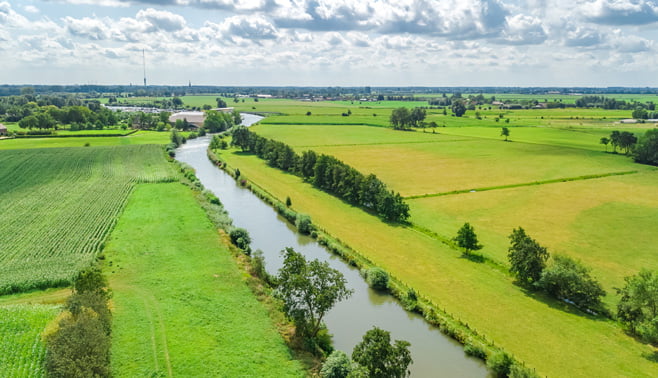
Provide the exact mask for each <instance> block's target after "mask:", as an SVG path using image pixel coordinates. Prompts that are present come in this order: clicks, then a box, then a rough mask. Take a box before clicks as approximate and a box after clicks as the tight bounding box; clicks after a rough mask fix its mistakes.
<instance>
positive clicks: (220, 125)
mask: <svg viewBox="0 0 658 378" xmlns="http://www.w3.org/2000/svg"><path fill="white" fill-rule="evenodd" d="M203 127H204V128H205V129H207V130H208V131H209V132H211V133H217V132H220V131H224V130H226V129H228V128H229V127H230V125H229V122H228V121H227V119H226V116H225V115H224V113H222V112H218V111H215V110H209V111H207V112H206V118H205V120H204V121H203Z"/></svg>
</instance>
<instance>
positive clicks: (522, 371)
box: [509, 363, 539, 378]
mask: <svg viewBox="0 0 658 378" xmlns="http://www.w3.org/2000/svg"><path fill="white" fill-rule="evenodd" d="M509 377H510V378H539V375H537V373H535V372H534V371H533V370H530V369H529V368H527V367H525V366H521V365H519V364H517V363H515V364H512V366H511V367H510V370H509Z"/></svg>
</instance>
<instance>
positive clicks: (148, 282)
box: [106, 183, 305, 377]
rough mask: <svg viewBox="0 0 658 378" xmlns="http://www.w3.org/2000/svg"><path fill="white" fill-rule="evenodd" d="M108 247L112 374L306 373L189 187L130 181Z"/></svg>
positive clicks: (249, 374) (221, 374) (289, 375)
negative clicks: (131, 185)
mask: <svg viewBox="0 0 658 378" xmlns="http://www.w3.org/2000/svg"><path fill="white" fill-rule="evenodd" d="M145 235H147V236H148V237H145ZM106 255H107V258H108V261H110V262H111V263H109V264H110V265H108V266H107V270H108V272H109V273H110V284H111V286H112V287H113V289H114V305H115V313H114V314H115V315H114V340H113V349H112V366H113V370H114V373H115V375H116V376H117V377H135V376H151V375H152V374H160V375H163V376H189V377H193V376H194V377H196V376H205V377H208V376H217V377H238V376H271V377H294V376H298V377H299V376H304V375H305V372H304V371H303V370H302V368H301V366H300V363H299V362H298V361H296V360H293V359H292V358H291V355H290V352H289V350H288V349H287V347H286V345H285V344H284V342H283V340H282V338H281V336H280V335H279V334H278V332H277V330H276V328H275V327H274V325H273V324H272V321H271V320H270V318H269V317H268V315H267V311H266V309H265V308H264V307H263V305H262V304H260V303H259V302H258V301H257V300H256V299H255V297H254V296H253V294H252V293H251V291H250V290H249V289H248V287H247V286H246V284H245V282H244V278H243V277H242V276H241V274H240V272H239V270H238V268H237V265H236V263H235V261H234V260H233V257H232V256H231V255H230V253H229V252H228V250H227V249H226V247H225V246H224V245H223V244H222V241H221V239H220V237H219V235H218V233H217V231H216V230H215V229H214V227H213V226H212V224H211V223H210V221H209V220H208V219H207V217H206V215H205V213H204V212H203V210H202V209H201V208H200V207H199V205H198V204H197V203H196V201H195V199H194V197H193V195H192V193H191V191H190V190H189V189H188V188H187V187H184V186H183V185H181V184H178V183H170V184H146V185H140V186H138V187H137V189H136V190H135V192H134V193H133V195H132V196H131V198H130V201H129V203H128V205H127V207H126V210H125V212H124V214H123V215H122V216H121V218H120V220H119V222H118V224H117V226H116V228H115V230H114V232H113V233H112V236H111V240H110V242H109V243H108V246H107V249H106Z"/></svg>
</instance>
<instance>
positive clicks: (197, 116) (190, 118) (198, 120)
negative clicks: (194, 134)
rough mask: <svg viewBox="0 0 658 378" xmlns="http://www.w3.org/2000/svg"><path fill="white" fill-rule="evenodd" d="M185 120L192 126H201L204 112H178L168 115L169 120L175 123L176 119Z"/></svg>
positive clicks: (204, 116)
mask: <svg viewBox="0 0 658 378" xmlns="http://www.w3.org/2000/svg"><path fill="white" fill-rule="evenodd" d="M179 119H180V120H181V121H182V120H187V123H189V124H190V125H192V126H196V127H201V126H203V121H205V120H206V113H204V112H179V113H174V114H172V115H170V116H169V122H171V123H176V121H177V120H179Z"/></svg>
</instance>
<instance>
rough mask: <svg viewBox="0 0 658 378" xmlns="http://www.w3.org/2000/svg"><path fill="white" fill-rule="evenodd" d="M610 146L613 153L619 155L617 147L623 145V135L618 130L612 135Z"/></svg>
mask: <svg viewBox="0 0 658 378" xmlns="http://www.w3.org/2000/svg"><path fill="white" fill-rule="evenodd" d="M610 144H611V145H612V152H614V153H617V147H618V146H619V145H620V144H621V133H620V132H619V131H618V130H614V131H613V132H611V133H610Z"/></svg>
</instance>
